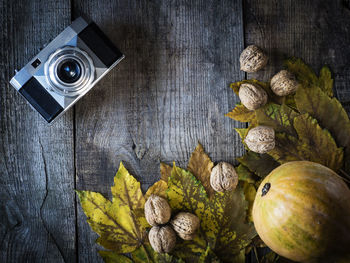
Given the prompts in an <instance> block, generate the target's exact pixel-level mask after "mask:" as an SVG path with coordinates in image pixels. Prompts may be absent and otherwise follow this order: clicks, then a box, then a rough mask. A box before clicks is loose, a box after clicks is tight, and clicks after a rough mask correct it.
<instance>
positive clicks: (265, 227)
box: [252, 161, 350, 262]
mask: <svg viewBox="0 0 350 263" xmlns="http://www.w3.org/2000/svg"><path fill="white" fill-rule="evenodd" d="M252 213H253V220H254V226H255V228H256V231H257V233H258V234H259V236H260V238H261V239H262V240H263V241H264V242H265V244H266V245H267V246H269V247H270V248H271V249H272V250H273V251H275V252H276V253H277V254H279V255H281V256H283V257H286V258H288V259H291V260H293V261H298V262H340V260H342V262H350V260H349V261H347V260H345V261H344V258H346V259H349V258H350V257H349V253H350V247H349V244H350V190H349V188H348V187H347V185H346V184H345V183H344V181H343V180H342V179H341V177H340V176H339V175H337V174H336V173H335V172H333V171H332V170H330V169H329V168H327V167H325V166H323V165H320V164H317V163H313V162H308V161H296V162H289V163H286V164H283V165H281V166H279V167H277V168H276V169H275V170H273V171H272V172H271V173H270V174H269V175H268V176H267V177H266V178H265V179H264V180H263V181H262V183H261V185H260V186H259V188H258V191H257V195H256V198H255V201H254V205H253V212H252Z"/></svg>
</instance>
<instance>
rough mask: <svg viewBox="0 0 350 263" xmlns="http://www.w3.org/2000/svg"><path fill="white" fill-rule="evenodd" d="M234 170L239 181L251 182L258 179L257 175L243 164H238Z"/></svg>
mask: <svg viewBox="0 0 350 263" xmlns="http://www.w3.org/2000/svg"><path fill="white" fill-rule="evenodd" d="M235 170H236V172H237V174H238V180H240V181H243V182H248V183H251V184H253V183H255V182H256V181H257V180H258V177H257V176H256V175H255V174H254V173H252V172H251V171H250V170H249V169H248V168H247V167H246V166H244V165H243V164H240V165H238V166H237V167H236V168H235Z"/></svg>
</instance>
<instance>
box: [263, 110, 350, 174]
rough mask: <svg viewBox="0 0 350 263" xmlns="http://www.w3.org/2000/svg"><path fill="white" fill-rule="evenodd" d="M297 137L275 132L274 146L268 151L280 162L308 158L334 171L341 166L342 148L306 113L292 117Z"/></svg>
mask: <svg viewBox="0 0 350 263" xmlns="http://www.w3.org/2000/svg"><path fill="white" fill-rule="evenodd" d="M294 127H295V130H296V131H297V134H298V139H297V138H295V137H292V136H289V135H287V134H285V133H276V135H275V141H276V146H275V148H274V149H273V150H271V151H270V152H268V154H269V155H271V156H272V157H273V158H275V160H277V161H278V162H280V163H286V162H290V161H298V160H308V161H312V162H317V163H320V164H323V165H325V166H327V167H329V168H331V169H333V170H334V171H337V170H339V169H340V168H341V166H342V162H343V150H342V149H341V148H338V147H337V145H336V143H335V141H334V139H333V137H332V136H331V135H330V133H329V132H328V131H327V130H325V129H322V128H321V127H320V126H319V125H318V123H317V121H316V120H315V119H313V118H312V117H310V116H309V115H308V114H303V115H300V116H297V117H295V118H294Z"/></svg>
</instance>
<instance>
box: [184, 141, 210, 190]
mask: <svg viewBox="0 0 350 263" xmlns="http://www.w3.org/2000/svg"><path fill="white" fill-rule="evenodd" d="M213 166H214V163H213V162H212V161H211V160H210V158H209V156H208V155H207V154H206V153H205V152H204V149H203V146H202V145H201V144H200V143H198V145H197V147H196V149H195V150H194V151H193V153H192V154H191V157H190V160H189V162H188V166H187V169H188V170H189V171H190V172H191V173H192V174H193V175H194V176H195V177H196V178H197V179H198V180H199V181H201V183H202V185H203V186H204V189H205V191H206V192H207V194H208V196H209V197H211V196H212V195H213V194H214V193H215V191H214V189H213V188H212V187H211V185H210V174H211V170H212V169H213Z"/></svg>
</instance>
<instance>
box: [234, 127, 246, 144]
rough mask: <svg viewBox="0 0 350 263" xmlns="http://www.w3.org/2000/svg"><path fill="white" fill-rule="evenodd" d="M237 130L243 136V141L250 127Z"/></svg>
mask: <svg viewBox="0 0 350 263" xmlns="http://www.w3.org/2000/svg"><path fill="white" fill-rule="evenodd" d="M235 131H236V132H237V133H238V135H239V137H241V139H242V142H243V141H244V139H245V137H246V136H247V133H248V128H235Z"/></svg>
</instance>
